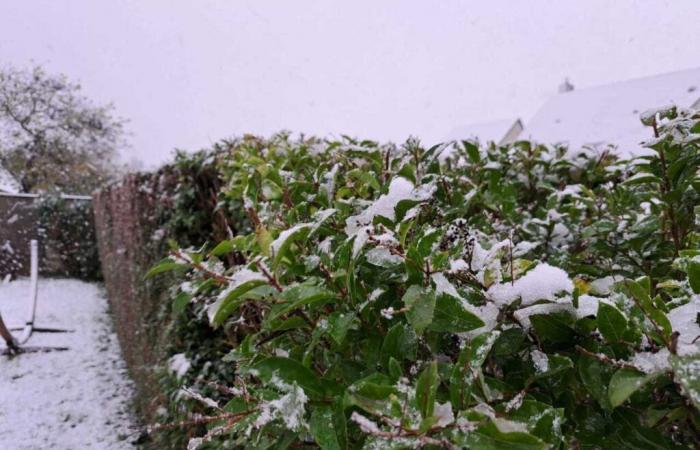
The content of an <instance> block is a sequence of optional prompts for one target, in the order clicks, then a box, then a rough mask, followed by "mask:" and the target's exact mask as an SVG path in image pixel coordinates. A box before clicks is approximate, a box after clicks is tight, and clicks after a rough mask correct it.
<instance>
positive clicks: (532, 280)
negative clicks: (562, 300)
mask: <svg viewBox="0 0 700 450" xmlns="http://www.w3.org/2000/svg"><path fill="white" fill-rule="evenodd" d="M573 289H574V285H573V283H572V282H571V279H569V276H568V275H567V274H566V272H564V271H563V270H561V269H559V268H558V267H553V266H550V265H549V264H544V263H542V264H538V265H537V267H535V268H534V269H532V270H531V271H529V272H528V273H526V274H525V275H524V276H523V277H521V278H519V279H518V280H516V281H515V283H513V284H511V283H499V284H495V285H493V286H491V287H490V288H489V290H488V291H487V293H486V294H487V295H488V296H489V298H490V299H491V300H493V301H494V302H495V303H496V304H498V305H509V304H511V303H513V302H514V301H515V300H517V299H518V298H520V299H521V301H522V303H521V304H522V305H523V306H527V305H531V304H533V303H535V302H536V301H538V300H550V301H554V300H555V296H556V295H557V294H558V293H561V292H566V293H571V291H573Z"/></svg>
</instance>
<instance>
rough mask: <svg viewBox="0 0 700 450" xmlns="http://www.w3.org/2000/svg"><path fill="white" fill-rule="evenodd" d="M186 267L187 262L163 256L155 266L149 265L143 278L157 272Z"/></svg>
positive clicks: (147, 277) (150, 276)
mask: <svg viewBox="0 0 700 450" xmlns="http://www.w3.org/2000/svg"><path fill="white" fill-rule="evenodd" d="M188 268H189V266H188V265H187V264H182V263H178V262H175V261H174V260H173V259H172V258H165V259H161V260H160V261H159V262H158V263H157V264H156V265H155V266H153V267H151V269H150V270H149V271H148V272H146V275H144V277H143V278H144V279H145V280H147V279H149V278H153V277H154V276H156V275H158V274H161V273H165V272H170V271H171V270H187V269H188Z"/></svg>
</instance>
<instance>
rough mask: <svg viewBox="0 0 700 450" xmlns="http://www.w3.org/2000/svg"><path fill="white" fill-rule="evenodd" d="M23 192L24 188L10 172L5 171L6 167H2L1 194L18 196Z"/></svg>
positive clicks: (0, 173) (0, 175)
mask: <svg viewBox="0 0 700 450" xmlns="http://www.w3.org/2000/svg"><path fill="white" fill-rule="evenodd" d="M21 191H22V187H21V186H20V185H19V183H18V182H17V180H15V178H14V177H13V176H12V175H10V172H8V171H7V170H5V168H4V167H2V166H0V192H6V193H8V194H17V193H19V192H21Z"/></svg>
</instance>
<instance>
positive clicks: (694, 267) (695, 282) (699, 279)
mask: <svg viewBox="0 0 700 450" xmlns="http://www.w3.org/2000/svg"><path fill="white" fill-rule="evenodd" d="M688 283H689V284H690V287H691V288H692V289H693V292H695V293H696V294H700V262H697V261H693V260H691V261H689V262H688Z"/></svg>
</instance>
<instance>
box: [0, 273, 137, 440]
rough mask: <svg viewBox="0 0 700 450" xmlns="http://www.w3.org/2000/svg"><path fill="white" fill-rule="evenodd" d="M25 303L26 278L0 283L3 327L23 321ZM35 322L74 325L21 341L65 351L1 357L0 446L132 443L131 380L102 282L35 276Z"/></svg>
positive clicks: (2, 344) (26, 303) (59, 325)
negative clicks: (5, 324)
mask: <svg viewBox="0 0 700 450" xmlns="http://www.w3.org/2000/svg"><path fill="white" fill-rule="evenodd" d="M28 302H29V280H28V279H21V280H18V281H13V282H10V283H6V284H2V282H0V312H1V313H2V315H3V318H4V319H5V322H6V323H7V325H8V327H15V326H20V325H21V324H23V323H24V321H25V318H26V314H27V310H28ZM35 322H36V326H38V327H55V328H67V329H71V330H75V331H74V332H72V333H61V334H53V333H52V334H44V333H36V334H34V335H32V337H31V339H29V341H28V342H27V343H26V344H25V345H26V346H65V347H69V348H70V350H68V351H63V352H51V353H31V354H22V355H19V356H17V357H15V358H13V359H8V358H7V357H6V356H2V357H0V449H12V450H20V449H105V450H112V449H130V448H134V447H133V445H132V444H130V442H131V441H133V440H134V438H135V436H134V435H133V433H134V431H135V421H134V420H133V417H132V416H131V413H130V398H131V395H132V386H131V382H130V380H129V378H128V375H127V373H126V367H125V365H124V362H123V360H122V358H121V353H120V348H119V343H118V341H117V337H116V335H115V334H114V332H113V330H112V324H111V318H110V316H109V315H108V314H107V301H106V299H105V297H104V294H103V290H102V288H101V286H100V285H99V284H92V283H85V282H82V281H77V280H69V279H68V280H53V279H40V280H39V302H38V306H37V312H36V320H35ZM13 334H14V335H15V336H19V334H20V332H19V331H13ZM4 345H5V343H4V342H2V340H0V349H4Z"/></svg>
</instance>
